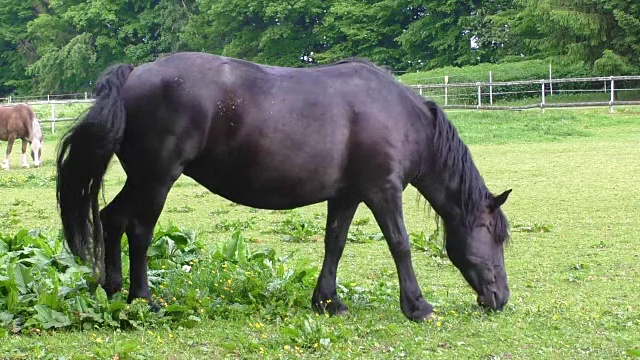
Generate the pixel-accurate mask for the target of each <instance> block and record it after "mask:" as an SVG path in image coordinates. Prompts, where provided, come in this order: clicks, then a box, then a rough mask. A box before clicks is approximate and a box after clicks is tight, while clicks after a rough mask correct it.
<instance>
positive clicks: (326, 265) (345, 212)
mask: <svg viewBox="0 0 640 360" xmlns="http://www.w3.org/2000/svg"><path fill="white" fill-rule="evenodd" d="M327 205H328V211H327V226H326V230H325V236H324V262H323V264H322V271H321V272H320V276H318V283H317V285H316V288H315V290H314V291H313V297H312V298H311V306H312V307H313V309H314V310H315V311H317V312H319V313H323V312H324V311H325V310H326V311H327V312H328V313H329V314H331V315H335V314H341V313H345V312H347V311H348V310H349V309H348V308H347V306H346V305H345V304H344V303H343V302H342V301H341V300H340V299H339V298H338V295H337V293H336V272H337V269H338V262H340V257H341V256H342V251H343V250H344V245H345V242H346V241H347V233H348V231H349V226H350V225H351V220H352V219H353V215H354V214H355V213H356V209H357V208H358V202H356V201H351V200H345V199H340V198H338V199H332V200H329V201H328V203H327Z"/></svg>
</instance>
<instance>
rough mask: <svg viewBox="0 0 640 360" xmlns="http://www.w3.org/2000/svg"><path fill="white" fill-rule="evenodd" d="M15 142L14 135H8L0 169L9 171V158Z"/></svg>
mask: <svg viewBox="0 0 640 360" xmlns="http://www.w3.org/2000/svg"><path fill="white" fill-rule="evenodd" d="M14 141H16V134H11V133H9V137H8V139H7V152H6V156H5V158H4V160H3V161H2V169H4V170H9V168H10V166H9V156H10V155H11V150H12V149H13V142H14Z"/></svg>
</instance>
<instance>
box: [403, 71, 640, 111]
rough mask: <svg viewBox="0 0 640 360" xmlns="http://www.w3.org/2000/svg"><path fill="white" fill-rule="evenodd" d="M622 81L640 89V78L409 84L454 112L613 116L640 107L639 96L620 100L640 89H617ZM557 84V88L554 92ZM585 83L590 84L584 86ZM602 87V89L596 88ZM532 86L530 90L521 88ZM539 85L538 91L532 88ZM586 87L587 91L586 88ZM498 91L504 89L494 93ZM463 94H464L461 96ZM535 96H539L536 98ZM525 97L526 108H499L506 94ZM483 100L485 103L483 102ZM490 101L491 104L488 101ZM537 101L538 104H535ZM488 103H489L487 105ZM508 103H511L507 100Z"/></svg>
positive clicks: (611, 77)
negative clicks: (579, 111)
mask: <svg viewBox="0 0 640 360" xmlns="http://www.w3.org/2000/svg"><path fill="white" fill-rule="evenodd" d="M623 82H627V83H629V82H632V85H635V86H640V76H609V77H590V78H567V79H543V80H526V81H507V82H493V81H489V82H475V83H448V77H445V81H444V83H441V84H425V85H410V86H411V87H412V88H414V89H415V90H417V92H418V93H419V94H420V95H422V96H426V97H429V98H433V99H434V100H436V99H441V100H442V101H439V102H441V103H443V104H441V105H442V106H443V107H444V108H452V109H479V110H524V109H532V108H540V109H541V110H542V111H543V112H544V109H545V108H572V107H590V106H608V107H609V109H610V111H611V112H612V113H613V108H614V105H640V95H639V96H637V98H635V99H632V100H618V99H617V94H620V93H621V92H625V91H636V92H638V91H640V87H636V88H634V87H633V86H632V87H621V86H618V85H619V84H620V83H623ZM554 84H556V89H555V90H554ZM559 84H581V85H582V86H578V87H576V86H573V88H572V89H559V88H558V87H559V86H558V85H559ZM585 84H590V85H588V86H585ZM594 84H601V86H594ZM515 86H518V87H520V89H519V90H516V91H509V90H508V88H510V87H515ZM527 86H529V89H522V88H523V87H525V88H526V87H527ZM533 86H537V87H538V90H534V89H531V87H533ZM585 87H586V88H585ZM465 88H466V89H474V90H473V92H475V94H474V95H470V92H469V91H462V92H461V91H458V92H457V93H455V94H451V92H452V91H454V90H456V89H465ZM496 88H500V89H504V90H501V91H494V90H495V89H496ZM570 92H571V93H595V92H600V93H603V92H605V93H607V94H608V100H607V101H597V100H595V101H578V102H556V101H552V102H550V101H548V100H549V97H550V96H554V93H555V94H559V93H570ZM461 93H462V94H461ZM536 93H537V94H539V97H536ZM514 94H525V95H526V96H525V97H524V99H521V100H520V101H518V102H526V101H530V103H528V104H523V105H496V104H495V102H496V101H495V100H496V97H500V96H504V95H507V96H509V95H514ZM469 96H473V97H475V103H473V104H469V103H468V102H469V101H466V102H467V103H466V104H460V103H458V104H452V103H451V102H452V100H454V101H455V100H456V99H459V98H461V97H462V98H467V100H468V98H469ZM483 98H484V99H485V101H484V102H483ZM487 98H488V101H487ZM536 99H537V100H539V102H536ZM487 102H488V104H487ZM507 102H508V101H507Z"/></svg>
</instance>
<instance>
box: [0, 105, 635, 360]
mask: <svg viewBox="0 0 640 360" xmlns="http://www.w3.org/2000/svg"><path fill="white" fill-rule="evenodd" d="M447 114H448V116H449V118H450V119H451V120H452V121H453V122H454V123H455V124H456V126H457V127H458V129H459V130H460V133H461V136H462V137H463V139H464V140H465V141H466V142H467V143H468V144H469V146H470V148H471V151H472V154H473V157H474V160H475V162H476V164H477V166H478V167H479V169H480V172H481V174H482V175H483V177H484V179H485V181H486V182H487V185H488V186H489V188H490V189H491V190H493V191H495V192H498V191H502V190H505V189H508V188H513V189H514V191H513V193H512V194H511V196H510V198H509V201H507V203H506V204H505V205H504V211H505V213H506V214H507V216H508V218H509V220H510V222H511V225H512V241H511V243H510V245H509V246H508V247H507V248H506V252H505V258H506V265H507V272H508V276H509V281H510V287H511V291H512V298H511V300H510V302H509V303H508V305H507V306H506V309H505V310H504V311H503V312H501V313H485V312H483V311H482V310H481V309H480V308H479V307H478V306H477V305H476V304H475V296H474V293H473V291H472V290H471V289H470V288H469V286H468V285H467V284H466V282H465V281H464V280H463V279H462V276H461V275H460V273H459V272H458V271H457V270H456V269H455V268H454V267H453V266H452V265H451V263H450V262H449V261H448V260H447V259H441V258H438V257H436V256H433V253H432V252H430V251H422V250H420V248H418V247H416V248H415V249H414V252H413V263H414V266H415V268H416V272H417V276H418V281H419V283H420V284H421V286H422V289H423V294H424V296H425V298H426V299H427V300H428V301H429V302H431V303H432V304H434V305H435V307H436V309H437V315H438V319H437V320H436V321H433V322H426V323H419V324H416V323H412V322H410V321H408V320H406V319H405V318H404V316H403V315H402V313H401V311H400V308H399V303H398V299H397V290H398V286H397V276H396V272H395V266H394V264H393V261H392V259H391V256H390V254H389V251H388V249H387V247H386V244H385V242H384V241H380V239H379V237H377V236H376V235H377V234H379V229H378V227H377V225H376V223H375V221H374V220H373V217H372V215H371V213H370V212H369V211H368V210H367V209H366V207H364V206H361V208H360V209H359V210H358V213H357V214H356V218H355V219H356V222H357V225H355V224H354V226H353V227H352V231H351V239H352V240H353V241H350V242H349V243H348V244H347V247H346V249H345V254H344V256H343V259H342V261H341V263H340V268H339V269H338V277H339V281H340V283H341V284H343V286H345V288H344V289H342V290H341V291H342V292H343V293H344V294H345V298H346V301H347V304H348V305H349V306H350V309H351V312H350V314H349V315H348V316H346V317H338V318H325V317H317V316H315V315H314V314H313V312H312V311H311V309H310V297H311V288H312V286H313V284H311V285H309V284H306V283H305V285H300V286H294V287H291V288H290V290H288V291H289V292H288V293H286V294H285V295H288V296H287V297H285V298H289V299H291V300H292V301H294V303H295V305H292V306H288V305H287V304H286V303H283V302H282V301H283V300H282V299H283V297H282V294H279V295H278V296H277V297H276V296H275V295H274V300H273V301H274V303H277V305H273V306H270V305H269V304H270V303H269V301H267V300H261V301H260V302H259V303H258V305H257V306H255V307H252V308H251V310H252V311H251V312H249V313H247V312H243V311H242V310H235V312H234V311H232V310H231V309H234V308H233V307H232V306H230V305H229V307H228V308H225V309H229V313H226V314H215V313H212V314H211V315H210V316H206V317H203V319H202V320H201V321H200V322H198V323H196V324H192V325H189V326H187V325H184V324H179V323H167V324H162V323H159V324H155V323H150V325H149V328H146V329H143V330H121V329H113V328H104V327H103V328H98V329H91V330H85V331H79V330H75V329H72V330H56V331H52V330H50V331H43V332H41V331H34V332H32V333H31V334H29V333H28V334H26V335H8V336H6V337H5V338H3V339H2V343H1V344H0V358H1V359H4V358H18V359H22V358H24V359H33V358H42V359H44V358H59V357H64V358H67V359H70V358H91V357H95V358H106V359H110V358H122V359H124V358H144V359H149V358H157V359H178V358H180V359H186V358H189V359H191V358H193V359H201V358H211V359H213V358H296V357H304V358H322V359H325V358H367V359H369V358H384V359H387V358H394V359H395V358H436V357H437V358H451V359H458V358H477V359H497V358H535V359H546V358H549V359H566V358H628V356H629V355H627V350H632V349H638V348H640V335H638V334H640V292H639V291H638V284H639V283H640V248H639V246H638V226H639V225H638V219H640V207H639V206H638V204H640V187H639V186H638V180H637V179H640V167H638V159H639V158H640V147H639V146H638V144H639V142H640V121H639V120H640V109H638V108H635V109H634V108H617V110H616V113H615V114H613V115H610V114H608V109H606V108H601V109H588V110H587V109H583V110H555V109H554V110H547V112H546V113H545V114H541V113H540V112H539V111H523V112H476V111H448V112H447ZM45 131H47V128H46V127H45ZM57 136H59V134H56V135H55V136H48V137H47V140H48V143H47V144H46V145H45V146H46V147H45V156H44V160H45V162H44V166H43V167H42V168H39V169H26V170H24V169H19V168H18V165H19V154H18V153H16V152H15V151H14V154H13V155H12V165H13V168H14V170H12V171H9V172H2V173H0V234H6V235H9V234H14V233H15V232H17V231H18V230H20V229H22V228H28V229H33V228H38V229H42V231H43V233H44V234H46V235H47V236H49V237H51V238H54V237H55V236H57V234H58V231H59V219H58V216H57V212H56V206H55V193H54V186H55V177H54V176H55V169H54V167H53V165H54V163H53V151H54V148H55V145H54V143H53V142H52V141H51V139H52V138H57ZM123 180H124V175H123V172H122V169H121V168H120V167H119V166H118V163H117V161H116V160H114V162H113V164H112V167H111V169H110V170H109V172H108V176H107V181H106V188H105V195H106V198H107V200H109V199H111V198H112V197H113V196H114V195H115V194H116V193H117V191H118V190H119V188H120V186H121V185H122V183H123ZM416 199H417V194H416V191H415V190H414V189H413V188H409V189H407V191H406V193H405V207H404V209H405V218H406V222H407V227H408V231H409V232H410V233H414V238H420V236H419V235H417V234H419V233H421V232H424V233H425V234H430V233H431V232H432V231H433V229H434V228H435V224H434V222H433V220H432V217H431V215H430V214H429V213H428V212H426V211H425V210H424V208H423V206H422V204H421V203H418V202H417V201H416ZM325 213H326V209H325V205H324V204H317V205H313V206H308V207H305V208H301V209H296V210H293V211H266V210H254V209H250V208H247V207H243V206H239V205H234V204H233V203H231V202H229V201H226V200H224V199H222V198H220V197H218V196H216V195H213V194H210V193H208V192H207V191H206V190H205V189H204V188H202V187H201V186H199V185H197V184H196V183H195V182H194V181H193V180H191V179H189V178H186V177H182V178H181V179H180V180H179V182H178V184H176V186H175V187H174V188H173V189H172V191H171V193H170V194H169V198H168V200H167V204H166V206H165V211H164V212H163V214H162V216H161V218H160V221H159V224H160V225H161V226H166V225H167V224H169V223H175V224H177V225H179V226H182V227H185V228H189V229H193V230H195V231H196V232H197V234H198V239H199V240H200V241H201V242H202V243H203V244H204V251H205V253H207V254H209V255H204V256H203V257H202V259H203V260H202V261H205V260H206V259H209V257H210V256H212V255H211V254H213V253H214V252H215V251H216V250H217V249H218V246H219V245H220V244H223V243H226V242H227V241H229V239H231V237H232V233H233V231H234V230H235V229H241V233H242V236H243V237H244V238H245V239H246V241H247V244H248V246H249V247H250V249H251V251H258V250H260V249H265V248H273V249H274V250H275V251H276V253H277V254H278V255H280V256H284V255H289V254H290V256H289V265H288V266H289V267H290V268H291V269H294V270H299V269H305V268H307V267H315V268H319V267H320V266H321V262H322V256H323V245H322V240H321V239H322V233H323V231H322V228H323V226H324V216H325ZM426 248H428V246H426ZM427 250H428V249H427ZM207 261H208V260H207ZM208 264H218V263H216V262H215V261H214V260H210V262H209V263H208ZM216 266H218V265H216ZM216 266H213V265H212V267H211V272H213V269H219V267H216ZM192 276H193V277H192V278H184V277H182V278H174V277H169V276H167V278H165V279H164V281H166V282H165V285H164V286H165V289H168V290H163V291H178V290H179V289H185V288H187V289H188V288H190V286H186V285H185V284H184V283H181V281H189V280H192V281H193V282H194V283H195V284H197V285H198V286H200V285H204V284H210V283H211V279H213V278H214V277H213V275H211V276H209V275H207V272H206V271H201V272H193V275H192ZM225 279H227V278H225ZM229 279H230V280H232V281H233V283H234V284H235V283H236V281H238V279H239V278H236V277H234V278H228V279H227V280H229ZM265 279H267V278H265ZM269 279H270V278H269ZM313 280H315V275H314V277H313ZM264 281H267V280H264ZM243 284H247V282H244V283H243ZM260 284H261V283H258V284H257V285H256V286H258V285H260ZM172 285H173V286H172ZM238 286H239V285H238ZM203 290H204V288H203ZM211 291H213V290H211ZM155 295H163V293H161V292H160V290H157V291H156V292H155ZM242 299H244V298H241V297H240V298H238V301H240V300H242ZM186 301H187V300H186V299H179V300H176V302H177V303H181V304H182V303H184V302H186ZM256 324H257V325H256ZM327 339H329V340H327ZM316 344H317V347H316ZM296 347H298V348H296ZM116 355H117V357H115V356H116Z"/></svg>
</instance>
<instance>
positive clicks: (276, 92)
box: [57, 53, 510, 320]
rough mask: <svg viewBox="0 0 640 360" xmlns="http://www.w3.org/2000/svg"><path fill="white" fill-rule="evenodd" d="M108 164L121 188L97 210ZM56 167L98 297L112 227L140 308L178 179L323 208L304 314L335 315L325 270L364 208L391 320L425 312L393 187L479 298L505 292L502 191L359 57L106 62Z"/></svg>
mask: <svg viewBox="0 0 640 360" xmlns="http://www.w3.org/2000/svg"><path fill="white" fill-rule="evenodd" d="M113 154H116V155H117V156H118V158H119V160H120V162H121V164H122V167H123V168H124V170H125V172H126V174H127V180H126V182H125V185H124V187H123V188H122V190H121V191H120V193H118V195H117V196H116V197H115V198H114V199H113V201H111V202H110V203H109V204H108V205H107V206H106V207H105V208H104V209H102V210H99V207H98V193H99V190H100V187H101V184H102V179H103V176H104V174H105V171H106V169H107V164H108V162H109V160H110V159H111V158H112V156H113ZM57 169H58V180H57V197H58V204H59V208H60V216H61V218H62V224H63V227H64V235H65V238H66V241H67V243H68V245H69V246H70V249H71V250H72V252H73V253H74V254H76V255H78V256H81V257H82V258H84V259H85V260H90V261H91V262H92V263H93V264H94V268H95V270H96V271H97V272H98V273H99V274H101V276H100V281H101V282H102V284H104V287H105V289H106V291H107V293H108V294H109V295H111V294H113V293H115V292H117V291H119V290H120V289H121V288H122V269H121V268H122V264H121V261H120V239H121V237H122V235H123V233H126V234H127V236H128V241H129V246H130V261H131V265H130V269H131V274H130V276H131V288H130V292H129V300H133V299H134V298H147V299H149V298H150V294H149V287H148V284H147V273H146V272H147V262H146V252H147V248H148V246H149V242H150V240H151V236H152V232H153V229H154V226H155V225H156V221H157V220H158V217H159V215H160V213H161V211H162V208H163V206H164V203H165V199H166V197H167V193H168V192H169V190H170V189H171V187H172V185H173V183H174V182H175V181H176V179H178V177H179V176H180V174H185V175H187V176H189V177H191V178H193V179H195V180H196V181H197V182H198V183H200V184H202V185H203V186H205V187H206V188H207V189H209V190H210V191H211V192H213V193H215V194H219V195H220V196H223V197H225V198H227V199H229V200H231V201H233V202H236V203H239V204H243V205H246V206H251V207H256V208H262V209H291V208H296V207H301V206H305V205H309V204H313V203H318V202H322V201H327V205H328V214H327V222H326V234H325V239H324V242H325V256H324V262H323V264H322V270H321V273H320V276H319V278H318V283H317V285H316V288H315V290H314V292H313V296H312V306H313V308H314V309H315V310H316V311H318V312H323V311H328V312H329V313H330V314H340V313H344V312H346V311H347V306H346V305H345V304H344V303H343V302H342V301H341V300H340V299H339V298H338V297H337V294H336V269H337V267H338V262H339V260H340V257H341V255H342V251H343V249H344V245H345V241H346V236H347V231H348V229H349V226H350V224H351V221H352V218H353V216H354V213H355V211H356V208H357V207H358V205H359V204H360V203H361V202H364V203H365V204H366V205H367V206H368V207H369V208H370V209H371V211H372V213H373V214H374V216H375V219H376V221H377V223H378V224H379V226H380V228H381V229H382V232H383V234H384V236H385V238H386V240H387V243H388V246H389V249H390V251H391V254H392V255H393V259H394V261H395V264H396V268H397V272H398V277H399V281H400V306H401V308H402V312H403V313H404V315H405V316H406V317H408V318H409V319H413V320H419V319H423V318H426V317H427V316H429V315H430V314H431V312H432V310H433V308H432V306H431V305H430V304H428V303H427V302H426V301H425V299H424V298H423V297H422V293H421V290H420V287H419V285H418V282H417V280H416V276H415V274H414V270H413V266H412V263H411V251H410V244H409V239H408V236H407V231H406V229H405V225H404V221H403V212H402V193H403V190H404V189H405V188H406V186H407V185H408V184H412V185H413V186H415V187H416V188H417V189H418V191H419V192H420V193H421V194H422V195H423V196H424V197H425V198H426V199H427V200H428V201H429V203H430V204H431V206H432V207H433V208H434V209H435V211H436V212H437V213H438V215H439V216H440V217H441V219H442V221H443V223H444V227H445V230H446V249H447V252H448V255H449V258H450V259H451V261H452V262H453V264H454V265H455V266H456V267H458V269H459V270H460V271H461V272H462V274H463V275H464V278H465V279H466V280H467V281H468V282H469V284H470V285H471V286H472V287H473V289H474V290H475V291H476V292H477V293H478V301H479V303H480V304H482V305H484V306H486V307H489V308H492V309H502V307H503V306H504V304H505V303H506V302H507V300H508V298H509V288H508V285H507V276H506V273H505V267H504V257H503V244H504V242H505V241H506V240H507V237H508V225H507V220H506V218H505V216H504V214H503V212H502V210H501V209H500V205H502V204H503V203H504V202H505V201H506V199H507V196H508V194H509V192H510V190H509V191H506V192H504V193H503V194H501V195H499V196H494V195H492V194H491V193H490V192H489V190H488V189H487V187H486V186H485V184H484V181H483V179H482V177H481V176H480V174H479V172H478V170H477V168H476V167H475V165H474V163H473V161H472V158H471V154H470V153H469V150H468V149H467V147H466V145H465V144H464V143H463V142H462V141H461V139H460V138H459V136H458V134H457V131H456V129H455V128H454V127H453V125H452V124H451V123H450V122H449V121H448V120H447V118H446V117H445V114H444V113H443V111H442V110H441V109H440V108H438V106H437V105H436V104H434V103H433V102H430V101H425V100H424V99H423V98H421V97H419V96H417V95H416V94H415V93H414V92H413V91H412V90H411V89H409V88H408V87H405V86H403V85H401V84H400V83H398V82H397V81H395V79H394V78H393V77H392V76H391V75H390V74H389V73H388V72H386V71H383V70H381V69H380V68H378V67H376V66H375V65H373V64H371V63H368V62H366V61H362V60H346V61H340V62H338V63H335V64H332V65H326V66H317V67H314V68H311V69H295V68H284V67H274V66H265V65H259V64H254V63H251V62H247V61H243V60H238V59H232V58H227V57H220V56H213V55H208V54H202V53H177V54H173V55H170V56H167V57H164V58H161V59H159V60H157V61H154V62H151V63H147V64H144V65H141V66H138V67H136V68H134V67H133V66H131V65H116V66H113V67H111V68H109V69H108V70H107V71H106V72H105V73H104V74H103V76H102V77H101V78H100V79H99V81H98V82H97V84H96V101H95V103H94V105H93V106H92V108H91V109H90V110H89V111H88V113H87V114H86V116H85V117H84V119H82V120H81V121H78V122H77V123H76V125H75V126H74V127H73V128H72V129H71V130H70V131H69V132H68V133H67V134H66V135H65V137H64V138H63V139H62V140H61V146H60V148H59V153H58V157H57ZM327 300H331V301H330V302H329V301H327Z"/></svg>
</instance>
